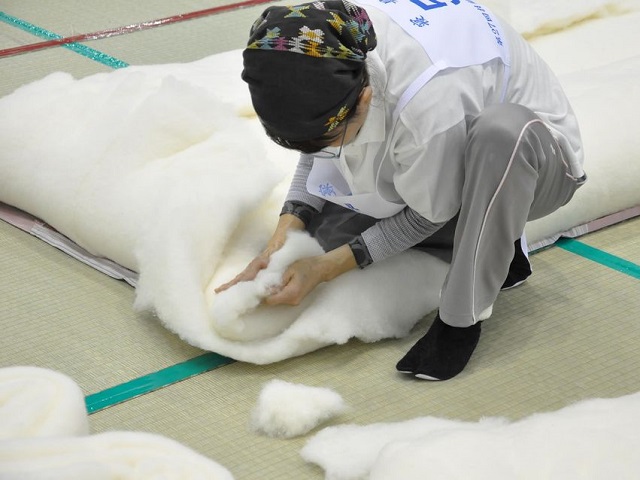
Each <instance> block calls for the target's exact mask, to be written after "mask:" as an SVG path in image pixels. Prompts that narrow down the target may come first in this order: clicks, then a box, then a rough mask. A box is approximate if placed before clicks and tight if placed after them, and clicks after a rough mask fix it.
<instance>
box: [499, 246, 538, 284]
mask: <svg viewBox="0 0 640 480" xmlns="http://www.w3.org/2000/svg"><path fill="white" fill-rule="evenodd" d="M515 247H516V250H515V254H514V255H513V260H511V264H510V265H509V273H508V274H507V279H506V280H505V281H504V283H503V284H502V287H501V288H500V290H509V289H510V288H515V287H517V286H518V285H521V284H523V283H524V282H525V281H526V280H527V278H528V277H529V275H531V264H530V263H529V259H528V258H527V256H526V255H525V254H524V252H523V251H522V243H521V240H520V239H518V240H516V241H515Z"/></svg>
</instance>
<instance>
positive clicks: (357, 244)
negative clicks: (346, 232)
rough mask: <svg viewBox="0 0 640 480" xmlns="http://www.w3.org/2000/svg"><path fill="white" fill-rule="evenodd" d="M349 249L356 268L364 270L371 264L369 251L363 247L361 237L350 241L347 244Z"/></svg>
mask: <svg viewBox="0 0 640 480" xmlns="http://www.w3.org/2000/svg"><path fill="white" fill-rule="evenodd" d="M349 247H350V248H351V252H352V253H353V256H354V257H355V259H356V263H357V264H358V267H360V268H365V267H367V266H369V265H371V264H372V263H373V259H372V258H371V254H369V249H368V248H367V246H366V245H365V243H364V240H363V239H362V236H357V237H356V238H354V239H353V240H351V241H350V242H349Z"/></svg>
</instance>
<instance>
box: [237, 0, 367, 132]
mask: <svg viewBox="0 0 640 480" xmlns="http://www.w3.org/2000/svg"><path fill="white" fill-rule="evenodd" d="M375 46H376V36H375V32H374V30H373V26H372V25H371V21H370V20H369V16H368V15H367V12H366V11H365V10H364V9H362V8H360V7H358V6H356V5H354V4H352V3H349V2H347V1H342V0H327V1H318V2H314V3H306V4H303V5H296V6H290V7H270V8H268V9H266V10H265V11H264V13H263V14H262V16H261V17H260V18H258V20H256V22H255V23H254V24H253V26H252V27H251V32H250V38H249V42H248V44H247V48H246V49H245V51H244V53H243V57H244V70H243V72H242V79H243V80H244V81H245V82H247V83H248V84H249V91H250V93H251V99H252V101H253V107H254V108H255V110H256V113H257V114H258V116H259V117H260V120H261V121H262V123H263V124H264V125H265V127H266V128H267V129H268V130H269V131H270V132H272V133H273V134H275V135H277V136H278V137H281V138H283V139H285V140H287V141H307V140H314V139H318V138H320V137H322V136H323V135H325V134H327V133H329V132H331V131H332V130H333V129H334V128H335V127H336V126H337V125H339V124H340V121H341V120H343V119H344V118H345V117H346V115H347V114H348V112H349V110H350V109H351V108H353V107H354V106H355V104H356V102H357V100H358V95H359V94H360V91H361V89H362V71H363V69H364V60H365V58H366V56H367V52H368V51H369V50H373V49H374V48H375Z"/></svg>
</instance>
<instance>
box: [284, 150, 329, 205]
mask: <svg viewBox="0 0 640 480" xmlns="http://www.w3.org/2000/svg"><path fill="white" fill-rule="evenodd" d="M312 166H313V155H307V154H304V153H302V154H300V160H298V166H297V167H296V171H295V173H294V175H293V180H292V181H291V186H290V187H289V192H288V193H287V198H286V201H288V202H300V203H304V204H306V205H309V206H311V207H313V208H315V209H316V210H317V211H319V212H320V211H322V207H323V206H324V203H325V201H326V200H323V199H322V198H320V197H316V196H315V195H312V194H310V193H309V191H308V190H307V178H308V177H309V172H311V167H312Z"/></svg>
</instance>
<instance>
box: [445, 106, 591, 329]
mask: <svg viewBox="0 0 640 480" xmlns="http://www.w3.org/2000/svg"><path fill="white" fill-rule="evenodd" d="M579 185H580V183H579V182H578V181H576V179H575V178H574V177H573V176H572V175H571V172H570V171H569V167H568V165H566V163H565V161H564V159H563V156H562V151H561V149H560V147H559V146H558V144H557V142H556V141H555V139H554V138H553V136H552V135H551V133H550V132H549V130H548V129H547V127H546V126H545V125H544V124H543V123H542V121H541V120H540V119H539V118H538V117H537V116H536V115H535V114H534V113H533V112H532V111H531V110H529V109H527V108H525V107H522V106H519V105H513V104H500V105H494V106H490V107H488V108H487V109H485V110H484V111H483V112H482V113H481V114H480V115H479V116H478V117H477V118H475V119H474V120H473V122H472V123H471V126H470V128H469V133H468V137H467V147H466V151H465V183H464V186H463V190H462V206H461V210H460V214H459V218H458V222H457V226H456V229H455V236H454V243H453V260H452V262H451V268H450V269H449V274H448V275H447V278H446V280H445V282H444V285H443V288H442V295H441V301H440V318H442V320H443V321H444V322H445V323H447V324H449V325H452V326H459V327H466V326H469V325H472V324H474V323H476V322H477V321H478V320H479V318H478V317H479V315H480V313H481V312H483V311H484V310H485V309H487V308H488V307H490V306H491V305H492V304H493V302H494V301H495V300H496V297H497V296H498V293H499V291H500V287H501V286H502V284H503V282H504V280H505V278H506V276H507V273H508V270H509V264H510V263H511V260H512V259H513V255H514V242H515V241H516V240H517V239H518V238H519V237H520V236H521V235H522V233H523V231H524V227H525V224H526V222H527V221H528V220H535V219H537V218H541V217H544V216H545V215H548V214H550V213H552V212H554V211H555V210H557V209H558V208H560V207H561V206H563V205H564V204H566V203H567V202H568V201H569V200H571V197H573V194H574V193H575V191H576V190H577V188H578V187H579Z"/></svg>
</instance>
